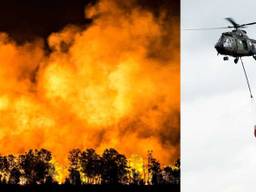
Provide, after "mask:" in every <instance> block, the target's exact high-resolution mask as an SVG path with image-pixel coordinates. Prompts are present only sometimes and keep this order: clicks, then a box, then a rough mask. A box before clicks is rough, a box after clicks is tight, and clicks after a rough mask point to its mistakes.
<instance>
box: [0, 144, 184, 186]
mask: <svg viewBox="0 0 256 192" xmlns="http://www.w3.org/2000/svg"><path fill="white" fill-rule="evenodd" d="M68 160H69V167H68V175H67V177H66V179H65V182H64V184H72V185H81V184H98V185H101V184H132V185H145V184H149V185H157V184H172V183H175V184H179V182H180V160H179V159H178V160H177V161H176V162H175V165H173V166H165V167H161V165H160V163H159V161H158V160H157V159H155V158H154V157H153V155H152V153H151V152H149V153H148V158H147V164H146V165H145V166H143V172H139V171H138V170H136V169H134V168H132V167H130V166H129V161H128V159H127V158H126V157H125V156H124V155H123V154H120V153H119V152H118V151H117V150H115V149H113V148H109V149H105V150H104V152H103V153H102V155H99V154H97V153H96V151H95V150H94V149H86V150H84V151H81V150H80V149H73V150H71V151H70V152H69V155H68ZM56 174H57V173H56V169H55V166H54V164H53V161H52V154H51V152H50V151H48V150H46V149H35V150H29V151H28V152H25V153H24V154H20V155H18V156H14V155H6V156H4V155H0V184H23V185H33V184H54V183H55V184H57V181H56V179H55V176H56Z"/></svg>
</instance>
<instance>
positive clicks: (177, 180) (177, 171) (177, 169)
mask: <svg viewBox="0 0 256 192" xmlns="http://www.w3.org/2000/svg"><path fill="white" fill-rule="evenodd" d="M173 176H174V179H175V183H177V184H179V183H180V159H178V160H177V161H176V162H175V167H174V169H173Z"/></svg>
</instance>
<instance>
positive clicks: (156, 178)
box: [148, 154, 163, 185]
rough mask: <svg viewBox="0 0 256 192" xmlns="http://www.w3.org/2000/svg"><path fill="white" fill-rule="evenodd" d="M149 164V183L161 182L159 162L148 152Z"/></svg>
mask: <svg viewBox="0 0 256 192" xmlns="http://www.w3.org/2000/svg"><path fill="white" fill-rule="evenodd" d="M149 155H150V157H149V165H148V172H149V173H150V175H151V184H152V185H156V184H160V183H161V182H162V180H163V179H162V174H161V167H160V163H159V162H158V161H157V160H156V159H155V158H153V156H152V154H149Z"/></svg>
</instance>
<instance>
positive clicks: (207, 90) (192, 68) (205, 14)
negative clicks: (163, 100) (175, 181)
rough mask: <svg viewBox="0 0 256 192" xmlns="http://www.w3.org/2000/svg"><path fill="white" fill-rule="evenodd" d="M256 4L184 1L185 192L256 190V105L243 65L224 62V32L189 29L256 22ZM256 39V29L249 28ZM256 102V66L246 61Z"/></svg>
mask: <svg viewBox="0 0 256 192" xmlns="http://www.w3.org/2000/svg"><path fill="white" fill-rule="evenodd" d="M255 7H256V1H252V0H243V1H231V0H226V1H223V0H193V1H191V0H182V2H181V50H182V52H181V89H182V98H181V100H182V101H181V102H182V103H181V118H182V123H181V137H182V139H181V150H182V155H181V159H182V191H183V192H190V191H191V192H192V191H193V192H194V191H195V192H201V191H202V192H206V191H207V192H217V191H218V192H220V191H225V192H237V191H239V192H240V191H246V192H250V191H255V188H256V185H255V181H256V138H255V137H254V135H253V130H254V125H255V124H256V105H255V104H254V103H252V102H251V99H250V97H249V92H248V88H247V85H246V81H245V77H244V74H243V71H242V66H241V63H240V62H239V63H238V64H234V62H233V60H234V59H233V58H230V59H229V61H223V56H220V55H219V56H217V52H216V50H215V49H214V45H215V43H216V42H217V40H218V39H219V37H220V35H221V33H222V32H224V31H223V30H212V31H184V30H182V29H184V28H197V27H221V26H227V25H230V24H229V23H228V22H227V21H226V20H224V18H225V17H233V18H234V19H235V20H236V21H237V23H241V24H242V23H248V22H254V21H256V10H255ZM246 30H247V33H248V35H249V37H250V38H254V39H256V25H255V26H251V27H248V28H247V29H246ZM243 61H244V64H245V67H246V69H247V72H248V75H249V78H250V81H251V86H252V91H253V93H254V95H255V98H256V61H255V60H254V59H253V58H244V59H243Z"/></svg>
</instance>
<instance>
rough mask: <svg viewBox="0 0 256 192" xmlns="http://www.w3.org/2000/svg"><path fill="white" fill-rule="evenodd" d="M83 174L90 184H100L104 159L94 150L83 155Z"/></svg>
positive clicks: (89, 150)
mask: <svg viewBox="0 0 256 192" xmlns="http://www.w3.org/2000/svg"><path fill="white" fill-rule="evenodd" d="M80 161H81V168H82V173H83V174H84V175H86V176H87V177H88V179H89V183H99V180H100V176H101V170H102V158H101V157H100V156H99V155H98V154H97V153H96V152H95V150H94V149H87V150H85V151H84V152H83V153H82V154H81V159H80Z"/></svg>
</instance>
